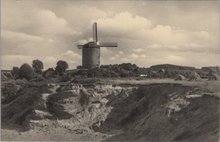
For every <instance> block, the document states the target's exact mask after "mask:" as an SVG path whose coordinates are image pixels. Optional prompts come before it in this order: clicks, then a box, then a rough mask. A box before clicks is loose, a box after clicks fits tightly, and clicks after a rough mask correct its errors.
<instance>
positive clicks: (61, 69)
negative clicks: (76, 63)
mask: <svg viewBox="0 0 220 142" xmlns="http://www.w3.org/2000/svg"><path fill="white" fill-rule="evenodd" d="M68 67H69V66H68V64H67V62H66V61H62V60H60V61H58V62H57V66H56V68H55V71H56V73H57V74H58V75H63V74H64V73H65V71H66V69H67V68H68Z"/></svg>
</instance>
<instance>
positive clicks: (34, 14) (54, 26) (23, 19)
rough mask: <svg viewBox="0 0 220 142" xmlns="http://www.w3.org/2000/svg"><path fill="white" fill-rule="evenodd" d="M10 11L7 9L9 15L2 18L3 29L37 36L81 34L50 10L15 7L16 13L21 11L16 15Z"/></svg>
mask: <svg viewBox="0 0 220 142" xmlns="http://www.w3.org/2000/svg"><path fill="white" fill-rule="evenodd" d="M9 10H12V9H10V8H5V12H6V13H7V14H5V15H3V16H2V19H3V20H2V27H3V29H7V30H11V31H17V32H23V33H29V34H30V33H31V34H36V35H45V34H46V35H48V34H49V35H65V34H69V35H74V34H80V32H77V31H74V30H73V29H72V28H71V27H70V26H69V23H68V22H67V21H66V20H65V19H63V18H61V17H58V16H57V15H56V14H55V13H54V12H53V11H51V10H49V9H39V8H33V9H30V8H27V9H18V7H13V10H14V12H16V11H19V12H17V13H16V14H15V13H13V12H9ZM15 23H16V24H15Z"/></svg>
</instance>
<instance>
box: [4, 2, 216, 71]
mask: <svg viewBox="0 0 220 142" xmlns="http://www.w3.org/2000/svg"><path fill="white" fill-rule="evenodd" d="M94 21H96V22H97V23H98V34H99V35H98V36H99V40H100V41H102V42H117V43H118V45H119V47H118V48H104V47H103V48H102V49H101V64H118V63H123V62H131V63H135V64H137V65H139V66H145V67H149V66H151V65H155V64H163V63H169V64H178V65H187V66H196V67H201V66H212V65H220V47H219V2H218V1H126V0H122V1H116V0H115V1H114V0H108V1H100V0H97V1H74V0H1V68H2V69H10V68H12V67H13V66H20V65H21V64H23V63H30V64H31V62H32V60H33V59H40V60H42V61H43V62H44V65H45V68H48V67H54V66H55V65H56V62H57V61H58V60H66V61H67V62H68V64H69V66H70V68H75V67H76V66H77V65H80V64H81V52H82V51H81V50H79V49H78V48H77V46H76V45H77V43H80V42H82V41H83V40H84V41H85V40H86V41H88V40H91V37H92V23H93V22H94Z"/></svg>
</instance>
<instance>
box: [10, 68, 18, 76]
mask: <svg viewBox="0 0 220 142" xmlns="http://www.w3.org/2000/svg"><path fill="white" fill-rule="evenodd" d="M11 74H12V76H13V77H14V79H17V78H18V77H19V67H13V68H12V70H11Z"/></svg>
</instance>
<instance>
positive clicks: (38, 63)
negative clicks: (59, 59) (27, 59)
mask: <svg viewBox="0 0 220 142" xmlns="http://www.w3.org/2000/svg"><path fill="white" fill-rule="evenodd" d="M32 67H33V69H34V71H35V72H36V73H38V74H42V69H43V68H44V65H43V62H42V61H40V60H38V59H36V60H33V61H32Z"/></svg>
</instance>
